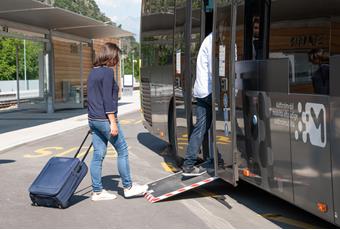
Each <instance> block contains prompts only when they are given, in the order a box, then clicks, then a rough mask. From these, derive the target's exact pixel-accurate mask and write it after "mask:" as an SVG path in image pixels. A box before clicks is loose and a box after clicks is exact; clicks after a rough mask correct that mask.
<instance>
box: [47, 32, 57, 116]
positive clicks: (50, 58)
mask: <svg viewBox="0 0 340 230" xmlns="http://www.w3.org/2000/svg"><path fill="white" fill-rule="evenodd" d="M48 40H49V43H48V46H47V47H48V53H49V54H48V64H49V68H48V70H49V79H48V85H49V91H48V94H47V113H54V89H55V87H54V52H53V38H52V30H50V32H49V34H48Z"/></svg>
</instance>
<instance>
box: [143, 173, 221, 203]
mask: <svg viewBox="0 0 340 230" xmlns="http://www.w3.org/2000/svg"><path fill="white" fill-rule="evenodd" d="M213 175H214V172H211V173H209V172H206V173H204V174H202V175H200V176H195V177H186V176H183V175H182V171H180V172H178V173H175V174H172V175H170V176H167V177H165V178H163V179H160V180H157V181H154V182H152V183H150V184H148V185H149V189H148V191H147V192H146V193H145V198H146V199H147V200H148V201H149V202H151V203H155V202H158V201H161V200H164V199H167V198H169V197H172V196H175V195H177V194H180V193H182V192H186V191H188V190H191V189H193V188H197V187H199V186H201V185H204V184H207V183H209V182H212V181H214V180H216V179H218V177H215V176H213Z"/></svg>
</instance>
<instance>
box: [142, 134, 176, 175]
mask: <svg viewBox="0 0 340 230" xmlns="http://www.w3.org/2000/svg"><path fill="white" fill-rule="evenodd" d="M137 140H138V142H139V143H140V144H142V145H144V146H145V147H147V148H148V149H150V150H151V151H152V152H154V153H156V154H157V155H159V156H161V157H163V161H164V162H165V163H166V164H168V165H170V166H171V168H172V171H173V172H178V171H180V168H178V167H177V163H178V162H176V159H174V156H173V154H172V153H171V150H170V146H169V144H168V143H167V142H165V141H163V140H161V139H159V138H157V137H155V136H153V135H152V134H150V133H147V132H145V133H139V134H138V135H137Z"/></svg>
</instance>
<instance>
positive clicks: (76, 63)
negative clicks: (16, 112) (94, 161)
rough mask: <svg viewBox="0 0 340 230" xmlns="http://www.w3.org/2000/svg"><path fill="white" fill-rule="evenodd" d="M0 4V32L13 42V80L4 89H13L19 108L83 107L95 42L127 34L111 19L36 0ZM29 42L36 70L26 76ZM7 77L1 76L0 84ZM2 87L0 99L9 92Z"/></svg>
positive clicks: (3, 1)
mask: <svg viewBox="0 0 340 230" xmlns="http://www.w3.org/2000/svg"><path fill="white" fill-rule="evenodd" d="M0 9H1V10H0V29H1V31H0V38H1V39H7V40H8V39H13V40H15V42H13V43H14V44H16V49H15V51H13V55H14V56H15V57H16V82H15V81H12V82H11V83H16V87H15V86H11V87H12V88H11V87H9V89H8V90H7V91H9V92H12V95H15V100H14V101H17V103H18V107H19V108H40V109H46V111H47V112H53V111H54V110H55V109H65V108H83V106H84V101H85V99H86V77H87V75H88V73H89V71H90V69H91V66H92V61H93V57H94V55H95V51H96V49H97V48H96V47H100V46H99V45H100V44H102V43H103V42H104V41H109V40H111V41H114V42H119V39H120V38H121V37H126V36H132V33H130V32H128V31H125V30H122V29H121V28H119V27H117V26H116V25H108V24H106V23H103V22H100V21H97V20H95V19H92V18H89V17H86V16H83V15H80V14H77V13H74V12H71V11H68V10H64V9H61V8H58V7H52V6H50V5H47V4H44V3H41V2H38V1H35V0H1V1H0ZM96 43H97V44H96ZM30 47H31V50H34V53H35V55H36V56H34V58H33V59H36V60H33V62H34V63H35V64H34V65H33V67H34V68H36V69H37V70H38V71H37V74H36V76H29V71H28V70H27V69H26V67H27V63H26V62H28V61H29V60H26V57H27V56H29V55H30V54H28V53H27V52H29V50H30V49H29V48H30ZM32 47H33V48H32ZM32 52H33V51H32ZM0 55H1V54H0ZM35 57H36V58H35ZM115 71H116V72H117V73H118V72H119V71H118V69H116V70H115ZM32 79H33V80H32ZM7 83H9V82H7V81H6V82H5V81H0V86H1V85H5V84H7ZM0 90H1V87H0ZM1 91H2V92H1ZM1 91H0V102H1V98H5V97H6V96H8V95H7V94H8V92H7V91H6V90H1ZM4 91H6V92H4ZM6 93H7V94H6ZM3 100H5V99H3Z"/></svg>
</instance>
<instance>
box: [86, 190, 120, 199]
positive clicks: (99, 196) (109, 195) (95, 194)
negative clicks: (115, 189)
mask: <svg viewBox="0 0 340 230" xmlns="http://www.w3.org/2000/svg"><path fill="white" fill-rule="evenodd" d="M116 198H117V196H116V195H115V194H112V193H109V192H108V191H106V190H105V189H103V190H102V191H101V192H93V193H92V196H91V200H93V201H100V200H114V199H116Z"/></svg>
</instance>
